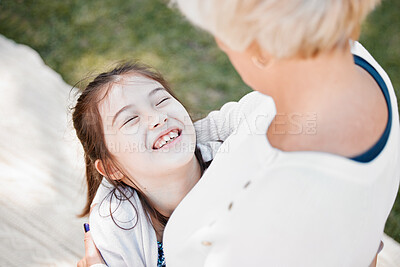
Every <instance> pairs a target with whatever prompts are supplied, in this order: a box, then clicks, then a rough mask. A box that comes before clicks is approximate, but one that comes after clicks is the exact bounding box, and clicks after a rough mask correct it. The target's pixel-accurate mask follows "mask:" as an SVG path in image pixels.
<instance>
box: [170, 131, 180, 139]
mask: <svg viewBox="0 0 400 267" xmlns="http://www.w3.org/2000/svg"><path fill="white" fill-rule="evenodd" d="M177 136H178V134H177V133H176V132H170V133H169V137H171V138H174V137H177Z"/></svg>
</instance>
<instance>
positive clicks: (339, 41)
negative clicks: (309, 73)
mask: <svg viewBox="0 0 400 267" xmlns="http://www.w3.org/2000/svg"><path fill="white" fill-rule="evenodd" d="M379 2H380V0H289V1H285V0H172V1H171V3H172V4H173V5H176V6H177V7H178V8H179V9H180V10H181V12H182V13H183V14H184V15H185V16H186V17H187V18H188V19H189V20H190V21H191V22H192V23H194V24H195V25H197V26H199V27H200V28H203V29H204V30H206V31H208V32H210V33H211V34H213V35H214V36H215V37H217V38H218V39H220V40H221V41H222V42H223V43H225V44H226V45H227V46H229V47H230V48H232V49H234V50H238V51H243V50H245V49H246V48H248V47H249V46H250V45H251V44H252V43H253V42H257V43H258V45H259V46H260V47H261V48H262V49H265V50H266V51H267V52H269V53H271V54H272V55H273V56H274V57H276V58H290V57H294V56H301V57H306V58H307V57H312V56H314V55H317V54H318V53H320V52H322V51H328V50H330V49H333V48H335V47H339V46H342V45H344V44H346V43H347V42H348V41H349V39H350V38H352V37H354V36H358V33H359V30H360V25H361V23H362V21H363V20H364V19H365V17H366V16H367V15H368V13H369V12H371V11H372V10H373V9H374V7H375V6H376V5H377V4H378V3H379Z"/></svg>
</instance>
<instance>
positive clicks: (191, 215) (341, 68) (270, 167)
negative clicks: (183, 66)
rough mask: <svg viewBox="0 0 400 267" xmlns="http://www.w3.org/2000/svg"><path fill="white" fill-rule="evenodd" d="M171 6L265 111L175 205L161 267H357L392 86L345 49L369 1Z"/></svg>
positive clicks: (375, 201)
mask: <svg viewBox="0 0 400 267" xmlns="http://www.w3.org/2000/svg"><path fill="white" fill-rule="evenodd" d="M175 2H176V4H177V6H178V8H179V9H180V10H181V12H182V13H183V14H185V15H186V17H187V18H188V19H189V20H190V21H191V22H193V23H194V24H195V25H197V26H199V27H201V28H203V29H205V30H207V31H208V32H210V33H211V34H212V35H214V37H215V39H216V41H217V43H218V45H219V47H220V48H221V49H222V50H223V51H224V52H225V53H226V54H227V55H228V57H229V59H230V60H231V62H232V64H233V65H234V67H235V68H236V70H237V71H238V73H239V74H240V75H241V77H242V79H243V81H244V82H245V83H247V84H248V85H249V86H250V87H251V88H252V89H253V90H256V91H259V92H261V93H262V94H266V95H269V96H271V97H272V98H273V100H274V102H275V108H276V109H271V107H270V105H269V101H268V97H267V96H265V104H260V105H258V106H254V107H253V112H252V113H251V114H247V115H246V120H245V121H246V123H243V127H242V128H243V129H239V130H238V132H237V134H236V135H234V136H231V137H229V138H228V139H227V140H226V141H225V143H224V144H223V145H222V146H221V148H220V150H223V149H224V148H229V149H228V150H226V149H225V151H228V153H219V154H217V156H216V157H215V159H214V162H213V163H212V164H211V166H210V167H209V169H208V171H207V172H206V173H205V175H204V176H203V177H202V179H200V181H199V183H198V184H197V185H196V186H195V187H194V189H193V190H192V191H191V192H190V193H189V194H188V195H187V196H186V197H185V198H184V200H183V201H182V202H181V203H180V204H179V205H178V207H177V209H176V210H175V211H174V213H173V214H172V216H171V218H170V220H169V222H168V224H167V227H166V230H165V234H164V244H165V255H166V260H167V265H168V266H170V267H175V266H218V267H223V266H230V267H231V266H324V267H325V266H368V265H369V264H370V263H371V262H372V261H373V259H374V257H375V255H376V252H377V250H378V247H379V244H380V239H381V237H382V234H383V228H384V225H385V222H386V219H387V217H388V215H389V212H390V210H391V208H392V205H393V202H394V199H395V197H396V193H397V190H398V185H399V175H400V165H399V164H398V162H399V117H398V108H397V101H396V96H395V94H394V90H393V87H392V84H391V82H390V80H389V78H388V76H387V75H386V73H385V72H384V70H383V69H382V68H381V67H380V66H379V65H378V63H377V62H376V61H375V60H374V59H373V58H372V56H371V55H370V54H369V53H368V51H367V50H366V49H365V48H363V47H362V45H361V44H359V43H357V42H353V41H350V39H357V38H358V35H359V30H360V24H361V22H362V21H363V19H364V18H365V17H366V16H367V14H368V13H369V12H370V11H371V10H372V9H373V8H374V6H375V5H376V4H377V3H378V2H379V1H378V0H337V1H332V0H319V1H314V0H291V1H281V0H177V1H175ZM233 109H234V107H233ZM225 112H226V111H225ZM230 113H232V114H234V113H235V112H232V111H231V112H230ZM245 128H246V129H247V130H245ZM248 129H250V131H248Z"/></svg>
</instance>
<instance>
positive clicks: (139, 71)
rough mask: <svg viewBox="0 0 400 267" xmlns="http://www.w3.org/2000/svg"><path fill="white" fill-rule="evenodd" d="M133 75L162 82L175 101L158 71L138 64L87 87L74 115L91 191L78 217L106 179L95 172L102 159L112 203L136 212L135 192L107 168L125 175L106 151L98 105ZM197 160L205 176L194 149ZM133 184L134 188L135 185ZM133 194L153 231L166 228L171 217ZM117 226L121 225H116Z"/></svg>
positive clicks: (85, 212) (118, 68) (120, 66)
mask: <svg viewBox="0 0 400 267" xmlns="http://www.w3.org/2000/svg"><path fill="white" fill-rule="evenodd" d="M133 74H135V75H141V76H144V77H146V78H149V79H152V80H154V81H157V82H159V83H160V84H161V85H162V86H163V87H164V88H165V90H166V91H167V92H168V93H170V94H171V95H172V96H173V97H175V96H174V95H173V93H172V91H171V89H170V87H169V85H168V83H167V82H166V81H165V79H164V78H163V76H162V75H161V74H160V73H159V72H158V71H156V70H154V69H152V68H151V67H149V66H147V65H145V64H142V63H138V62H130V61H129V62H123V63H119V64H118V65H117V66H116V67H115V68H113V69H112V70H110V71H108V72H104V73H101V74H99V75H98V76H97V77H96V78H94V80H93V81H92V82H90V83H89V84H88V85H87V86H86V88H85V89H83V90H82V91H81V94H80V96H79V98H78V100H77V103H76V105H75V107H74V108H73V114H72V119H73V124H74V128H75V131H76V135H77V136H78V138H79V140H80V141H81V143H82V146H83V149H84V154H85V163H86V183H87V187H88V188H87V189H88V190H87V200H86V204H85V207H84V209H83V211H82V213H81V214H79V215H78V216H79V217H84V216H86V215H88V214H89V212H90V205H91V203H92V201H93V198H94V197H95V195H96V192H97V189H98V188H99V186H100V184H101V181H102V179H103V176H102V175H101V174H100V173H99V172H98V171H97V170H96V168H95V164H94V163H95V161H96V160H97V159H99V160H100V161H101V162H102V163H103V166H104V167H105V168H104V169H105V170H104V171H105V173H106V177H105V178H106V179H107V180H108V182H110V184H112V185H113V189H112V190H111V192H110V194H111V198H110V201H111V200H112V198H113V197H115V198H116V199H118V200H119V201H129V202H130V203H131V204H132V206H133V207H134V209H135V210H136V207H135V206H134V205H133V203H132V202H131V201H130V200H129V198H130V197H132V195H131V194H128V192H132V191H130V190H126V189H129V186H128V185H127V184H125V183H123V182H121V181H120V180H117V179H111V177H112V176H111V175H112V174H111V172H110V169H108V168H107V166H113V167H114V168H117V169H118V170H119V171H120V172H121V173H123V174H124V172H123V171H122V168H120V167H119V164H118V162H117V161H116V160H115V158H114V157H113V155H112V154H111V153H110V151H109V150H108V149H107V146H106V142H105V137H104V131H103V125H102V121H101V116H100V113H99V110H98V104H99V102H100V101H101V100H102V99H104V98H105V97H106V96H107V94H108V92H109V90H110V89H111V88H112V86H113V84H114V83H115V82H116V81H117V80H118V79H119V78H120V77H121V76H122V75H133ZM104 91H105V92H104ZM102 95H103V96H102ZM195 156H196V158H197V160H198V162H199V163H200V168H201V174H203V172H204V170H205V168H206V165H207V164H206V163H204V161H203V159H202V157H201V153H200V150H199V149H197V148H196V149H195ZM104 163H108V164H104ZM124 176H125V177H127V178H128V179H129V177H128V176H127V175H125V174H124ZM131 182H132V183H133V184H134V182H133V181H131ZM134 190H136V192H137V194H138V196H139V199H140V201H141V203H142V206H143V208H144V209H145V211H146V214H147V216H148V219H149V220H150V222H151V223H152V225H153V227H154V223H159V224H161V226H163V227H164V226H165V225H166V223H167V221H168V217H166V216H164V215H163V214H161V213H160V212H159V211H158V210H157V209H156V208H155V207H154V205H153V204H152V203H151V201H150V200H149V199H148V197H147V196H146V195H145V194H144V193H143V192H142V191H141V190H140V189H138V187H136V188H134ZM118 206H119V205H118ZM113 212H115V210H114V211H111V205H110V216H111V217H112V219H113V221H114V223H116V221H115V220H114V218H113V216H112V213H113ZM136 213H137V212H136ZM151 218H153V219H155V220H156V222H153V221H152V220H151ZM136 222H137V221H136ZM116 225H118V224H117V223H116ZM135 225H136V223H135V224H134V226H133V227H135ZM118 226H119V225H118ZM119 227H120V226H119ZM133 227H132V228H133ZM121 228H122V227H121ZM132 228H129V229H132ZM154 228H155V227H154ZM127 230H128V229H127Z"/></svg>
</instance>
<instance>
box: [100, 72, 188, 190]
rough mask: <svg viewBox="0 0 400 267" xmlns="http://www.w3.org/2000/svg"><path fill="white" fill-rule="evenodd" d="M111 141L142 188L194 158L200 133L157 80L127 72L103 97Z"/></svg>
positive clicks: (102, 111)
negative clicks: (196, 131)
mask: <svg viewBox="0 0 400 267" xmlns="http://www.w3.org/2000/svg"><path fill="white" fill-rule="evenodd" d="M98 108H99V113H100V116H101V120H102V124H103V130H104V136H105V141H106V145H107V148H108V150H109V151H110V152H111V154H112V155H113V156H114V157H115V159H116V161H117V162H118V163H119V165H120V166H123V171H124V172H125V173H126V174H127V175H128V176H129V178H130V179H133V181H134V182H135V185H136V186H138V187H140V189H142V190H146V188H154V186H156V187H158V186H161V184H162V183H161V184H160V181H159V180H160V177H162V176H165V175H168V173H173V171H174V170H175V169H178V168H180V167H182V166H184V165H185V164H187V163H188V162H189V161H190V160H192V159H193V158H194V149H195V145H196V135H195V130H194V126H193V123H192V120H191V119H190V117H189V114H188V113H187V111H186V109H185V108H184V107H183V105H182V104H181V103H180V102H178V101H177V100H176V99H175V98H174V97H172V96H171V95H170V94H169V93H168V92H167V91H166V90H165V88H164V87H163V86H162V85H161V84H160V83H158V82H157V81H155V80H152V79H150V78H147V77H144V76H139V75H136V74H134V75H130V76H128V75H124V76H122V77H121V79H120V80H119V81H117V82H115V83H114V84H113V85H112V87H111V88H110V90H108V93H107V95H106V96H105V97H104V98H103V99H102V100H101V101H100V103H99V105H98Z"/></svg>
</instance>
